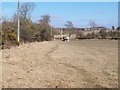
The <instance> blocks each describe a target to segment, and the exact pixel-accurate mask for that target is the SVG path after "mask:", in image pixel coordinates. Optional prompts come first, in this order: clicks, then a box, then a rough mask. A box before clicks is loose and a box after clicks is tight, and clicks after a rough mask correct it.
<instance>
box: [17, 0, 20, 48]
mask: <svg viewBox="0 0 120 90" xmlns="http://www.w3.org/2000/svg"><path fill="white" fill-rule="evenodd" d="M17 41H18V46H19V44H20V1H19V0H18V31H17Z"/></svg>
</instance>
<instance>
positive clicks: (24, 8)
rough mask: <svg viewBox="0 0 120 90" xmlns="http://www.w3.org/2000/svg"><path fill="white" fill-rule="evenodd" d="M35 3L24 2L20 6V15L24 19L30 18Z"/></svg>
mask: <svg viewBox="0 0 120 90" xmlns="http://www.w3.org/2000/svg"><path fill="white" fill-rule="evenodd" d="M34 8H35V5H34V3H28V2H27V3H23V4H22V5H21V7H20V15H21V18H22V19H23V20H26V19H27V18H30V16H31V12H32V11H33V10H34Z"/></svg>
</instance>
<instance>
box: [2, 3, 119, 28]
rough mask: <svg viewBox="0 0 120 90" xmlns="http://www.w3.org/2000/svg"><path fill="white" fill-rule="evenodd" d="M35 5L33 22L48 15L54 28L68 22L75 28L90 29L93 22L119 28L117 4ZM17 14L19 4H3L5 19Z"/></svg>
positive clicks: (32, 16) (63, 25) (32, 15)
mask: <svg viewBox="0 0 120 90" xmlns="http://www.w3.org/2000/svg"><path fill="white" fill-rule="evenodd" d="M22 3H23V2H22ZM22 3H20V4H22ZM34 5H35V8H34V11H33V12H32V14H31V19H32V21H33V22H37V21H38V20H39V19H40V18H41V16H42V15H46V14H48V15H50V16H51V22H50V24H51V25H52V26H54V27H65V23H66V21H72V23H73V25H74V26H75V27H90V25H89V22H90V21H91V20H92V21H94V22H96V24H97V25H98V26H104V27H109V28H111V26H115V27H117V26H118V3H117V2H34ZM15 12H17V2H3V3H2V15H3V17H6V18H9V19H10V18H12V16H13V14H14V13H15Z"/></svg>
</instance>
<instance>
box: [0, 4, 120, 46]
mask: <svg viewBox="0 0 120 90" xmlns="http://www.w3.org/2000/svg"><path fill="white" fill-rule="evenodd" d="M34 8H35V5H34V4H33V3H23V4H21V6H20V43H28V42H35V41H38V42H41V41H51V40H52V39H53V38H54V34H56V33H58V31H57V30H55V29H56V28H54V27H51V25H50V15H42V16H40V18H39V20H38V22H37V23H34V22H33V21H32V20H31V13H32V11H33V10H34ZM17 22H18V15H17V13H15V14H14V15H13V17H12V19H11V20H8V19H6V18H2V20H1V21H0V30H1V32H0V37H1V38H0V44H1V45H2V48H10V46H17V45H18V42H17V28H18V26H17ZM90 25H91V27H92V28H94V27H95V26H96V24H95V22H92V21H91V22H90ZM65 27H66V32H67V33H69V34H70V35H71V34H73V33H75V34H76V38H77V39H94V38H103V39H106V38H108V37H111V38H112V39H118V38H120V32H119V31H120V27H118V28H117V30H115V31H111V32H106V30H101V31H100V32H99V33H94V32H93V33H88V34H87V35H84V34H83V32H82V31H80V30H78V31H77V30H76V28H75V27H74V26H73V23H72V22H71V21H67V22H66V24H65ZM112 28H113V29H114V27H112ZM51 29H52V30H51ZM51 31H52V33H51ZM64 31H65V30H64ZM71 31H73V32H71Z"/></svg>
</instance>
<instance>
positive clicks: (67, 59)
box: [2, 40, 118, 88]
mask: <svg viewBox="0 0 120 90" xmlns="http://www.w3.org/2000/svg"><path fill="white" fill-rule="evenodd" d="M117 50H118V46H117V41H92V40H90V41H87V40H84V41H71V42H60V41H55V42H41V43H38V42H36V43H31V44H23V45H21V46H19V47H15V48H11V49H10V50H4V51H2V52H3V74H2V75H3V84H2V86H3V87H17V88H18V87H19V88H23V87H32V88H42V87H52V88H55V87H58V88H59V87H60V88H61V87H63V88H64V87H72V88H76V87H77V88H94V87H95V88H101V87H103V88H104V87H106V88H115V87H117V86H118V82H117V80H118V75H117V72H118V61H117V60H118V56H117V55H118V52H117Z"/></svg>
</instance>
